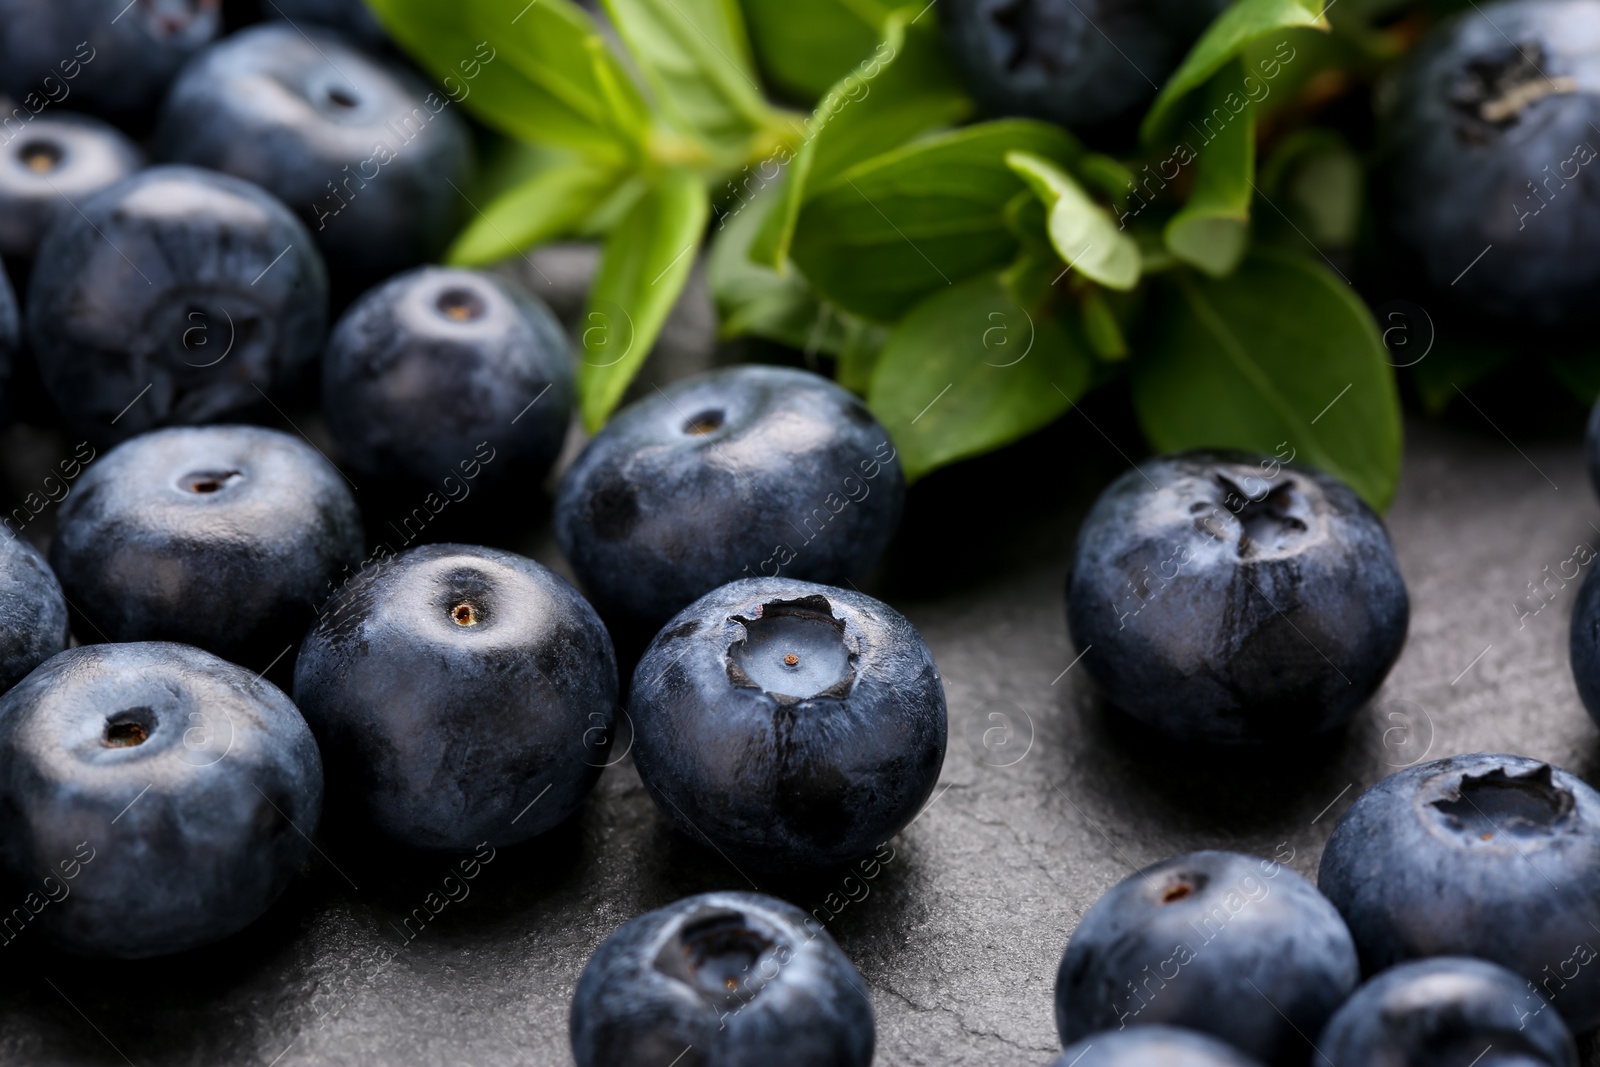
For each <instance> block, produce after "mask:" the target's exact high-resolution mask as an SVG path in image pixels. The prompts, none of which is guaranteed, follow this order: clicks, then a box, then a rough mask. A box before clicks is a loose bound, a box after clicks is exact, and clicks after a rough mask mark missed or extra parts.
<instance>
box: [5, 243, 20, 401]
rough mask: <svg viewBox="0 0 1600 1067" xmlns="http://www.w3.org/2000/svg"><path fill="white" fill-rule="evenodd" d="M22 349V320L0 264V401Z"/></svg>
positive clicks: (15, 299)
mask: <svg viewBox="0 0 1600 1067" xmlns="http://www.w3.org/2000/svg"><path fill="white" fill-rule="evenodd" d="M21 348H22V320H21V316H20V315H19V314H18V313H17V294H16V293H15V292H13V291H12V289H11V278H10V276H9V275H8V274H7V273H6V268H5V264H4V263H0V400H4V399H5V395H6V386H7V385H8V384H9V383H10V381H11V367H12V365H13V364H14V363H16V361H17V356H18V354H19V352H20V351H21Z"/></svg>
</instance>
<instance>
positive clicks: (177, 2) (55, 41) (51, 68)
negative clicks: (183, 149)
mask: <svg viewBox="0 0 1600 1067" xmlns="http://www.w3.org/2000/svg"><path fill="white" fill-rule="evenodd" d="M221 28H222V0H160V2H159V3H137V4H130V5H128V6H127V7H126V8H124V7H123V6H122V5H120V4H117V5H113V4H112V3H108V2H107V0H0V90H3V91H4V92H6V93H9V94H10V95H11V96H13V97H14V98H16V100H17V103H18V104H19V105H21V106H19V107H17V109H16V111H15V112H13V114H14V115H16V114H19V113H20V115H21V116H25V115H27V114H28V113H29V112H33V113H37V112H38V111H39V110H41V109H42V108H44V107H46V106H48V105H49V104H51V103H52V102H53V103H57V104H66V106H68V107H72V108H77V109H79V110H83V111H93V112H95V113H96V114H100V115H104V116H106V117H107V118H117V119H133V120H137V119H141V118H143V117H145V114H146V113H147V112H148V111H149V110H150V109H152V108H154V107H155V105H156V104H157V103H159V102H160V100H161V95H162V93H164V92H165V91H166V88H167V83H168V82H170V81H171V80H172V77H173V75H174V74H176V73H177V72H178V68H179V67H180V66H181V65H182V64H183V61H184V60H185V59H187V58H188V57H189V56H190V55H192V54H194V53H195V52H197V51H199V50H200V49H201V48H202V47H204V46H205V44H206V43H207V42H208V41H210V40H211V39H212V38H213V37H215V36H216V35H217V33H218V32H219V31H220V30H221ZM69 100H70V101H71V103H69V104H68V103H66V102H67V101H69ZM8 128H9V127H8Z"/></svg>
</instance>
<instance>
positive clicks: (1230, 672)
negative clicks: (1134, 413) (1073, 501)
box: [1067, 452, 1409, 743]
mask: <svg viewBox="0 0 1600 1067" xmlns="http://www.w3.org/2000/svg"><path fill="white" fill-rule="evenodd" d="M1408 618H1409V605H1408V601H1407V598H1406V588H1405V583H1404V581H1403V580H1402V579H1401V577H1400V568H1399V564H1398V563H1397V562H1396V560H1395V555H1394V549H1393V547H1392V546H1391V545H1390V543H1389V535H1388V533H1387V532H1386V531H1385V530H1384V528H1383V522H1382V520H1380V519H1379V518H1378V516H1377V515H1375V514H1373V512H1372V510H1371V509H1370V508H1368V507H1367V506H1366V504H1364V503H1362V502H1361V500H1360V498H1358V497H1357V496H1356V495H1355V493H1353V492H1351V491H1350V489H1349V488H1347V487H1346V486H1345V485H1344V484H1343V483H1341V482H1339V481H1337V480H1336V479H1334V478H1331V477H1329V476H1328V475H1326V474H1322V473H1320V472H1318V471H1313V470H1309V469H1305V468H1301V467H1289V466H1281V465H1279V464H1278V463H1277V462H1276V461H1274V460H1260V461H1259V462H1258V458H1257V457H1255V456H1250V455H1246V454H1243V453H1235V452H1225V453H1217V452H1188V453H1184V454H1182V455H1175V456H1165V457H1162V458H1159V459H1155V460H1151V461H1149V462H1147V463H1145V464H1143V465H1142V466H1141V467H1139V468H1136V469H1134V470H1132V471H1129V472H1128V473H1126V474H1124V475H1123V476H1122V477H1120V478H1118V479H1117V480H1116V481H1115V482H1113V483H1112V484H1111V485H1110V486H1109V487H1108V488H1107V489H1106V490H1105V492H1103V493H1101V494H1100V499H1099V500H1097V501H1096V502H1095V505H1094V507H1093V509H1092V510H1091V511H1090V512H1089V515H1088V517H1087V518H1086V519H1084V522H1083V527H1082V528H1081V529H1080V530H1079V531H1078V544H1077V550H1076V553H1075V555H1074V557H1073V563H1072V572H1071V574H1070V575H1069V576H1068V578H1067V621H1068V625H1069V628H1070V629H1071V632H1072V639H1073V642H1074V643H1075V644H1076V645H1077V647H1078V650H1079V651H1080V652H1081V653H1082V655H1083V660H1084V664H1085V666H1087V667H1088V668H1089V671H1090V673H1091V674H1092V675H1093V676H1094V678H1095V680H1096V681H1098V682H1099V684H1100V686H1101V687H1102V688H1103V689H1104V691H1105V693H1106V696H1107V697H1108V698H1109V699H1110V701H1111V702H1112V703H1113V704H1115V705H1117V706H1118V707H1120V708H1122V709H1123V710H1124V711H1126V712H1128V713H1129V714H1131V715H1133V716H1134V717H1135V718H1137V719H1140V720H1142V721H1144V722H1146V723H1148V724H1149V725H1151V726H1153V727H1155V728H1156V729H1157V730H1160V731H1161V732H1163V733H1165V734H1168V735H1169V736H1171V737H1174V738H1178V739H1181V740H1186V741H1192V740H1203V741H1211V742H1218V743H1241V742H1254V741H1265V740H1274V739H1279V738H1285V737H1297V736H1305V735H1307V734H1311V733H1315V732H1318V731H1323V730H1329V729H1332V728H1333V727H1336V726H1338V725H1340V724H1341V723H1343V722H1344V721H1345V720H1346V719H1348V718H1349V717H1350V715H1351V714H1352V713H1353V712H1354V711H1355V709H1356V708H1358V707H1360V706H1361V704H1362V703H1364V702H1365V701H1366V700H1367V698H1368V697H1370V696H1371V695H1372V693H1373V692H1374V691H1375V690H1376V689H1377V688H1378V686H1379V685H1380V684H1381V683H1382V682H1383V679H1384V676H1385V675H1386V674H1388V673H1389V668H1390V666H1392V665H1393V663H1394V661H1395V659H1396V657H1398V656H1399V654H1400V647H1401V645H1402V644H1403V643H1404V642H1405V634H1406V624H1407V620H1408Z"/></svg>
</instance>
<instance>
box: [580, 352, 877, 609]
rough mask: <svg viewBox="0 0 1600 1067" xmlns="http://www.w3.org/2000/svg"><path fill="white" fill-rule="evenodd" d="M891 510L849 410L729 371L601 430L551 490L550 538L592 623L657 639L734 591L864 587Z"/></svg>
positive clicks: (799, 380) (752, 372) (826, 386)
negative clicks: (613, 620) (655, 634)
mask: <svg viewBox="0 0 1600 1067" xmlns="http://www.w3.org/2000/svg"><path fill="white" fill-rule="evenodd" d="M904 503H905V476H904V475H903V474H902V473H901V471H900V461H899V458H898V456H897V454H896V452H895V449H894V446H893V444H891V443H890V441H889V434H888V432H887V431H886V430H885V429H884V428H883V426H882V425H880V424H879V423H878V421H877V420H876V419H874V418H873V417H872V414H871V413H870V412H869V411H867V409H866V407H865V406H864V405H863V404H862V403H861V402H860V401H859V400H857V399H856V398H855V397H853V396H851V395H850V394H849V393H847V392H845V391H844V390H843V389H840V388H839V387H838V386H836V385H834V384H833V383H832V382H829V381H827V380H826V379H824V378H821V377H819V376H817V375H815V374H810V373H808V372H806V371H798V370H786V369H780V368H776V367H759V366H741V367H730V368H727V369H725V370H718V371H713V372H711V373H710V374H705V375H701V376H699V377H697V378H693V379H690V380H688V381H684V382H679V383H678V384H676V385H674V386H672V387H671V388H668V389H665V390H662V391H660V392H658V393H657V394H656V395H654V396H650V397H646V398H645V399H643V400H640V401H638V402H637V403H635V404H633V405H632V406H630V407H629V408H627V409H626V410H624V411H622V412H621V413H620V414H618V415H617V416H616V417H615V418H614V419H612V420H611V424H610V425H609V426H607V427H606V428H605V429H604V430H602V431H601V432H600V433H599V434H597V435H596V436H595V438H594V440H592V441H591V442H589V446H588V447H587V448H586V449H584V451H583V453H582V455H580V456H579V457H578V459H577V461H576V462H575V463H573V465H572V467H571V468H569V469H568V471H567V473H566V476H565V477H564V478H563V479H562V482H561V487H560V489H559V491H558V493H557V497H556V516H555V524H556V537H557V538H558V539H559V541H560V542H561V549H562V551H563V552H564V553H566V556H567V559H568V560H570V561H571V563H572V566H573V569H574V570H576V571H577V572H578V577H579V578H580V579H581V580H582V582H583V585H584V588H585V589H586V590H588V592H589V594H590V596H591V597H592V598H593V599H594V600H595V603H596V606H597V607H599V608H600V610H601V613H602V614H607V615H615V616H624V617H632V618H635V619H639V620H642V621H644V622H647V623H650V624H653V625H656V626H659V625H660V624H661V623H662V622H664V621H666V620H667V619H668V618H670V617H671V616H672V615H673V614H674V613H675V612H677V611H678V610H679V609H680V608H682V607H684V606H685V605H687V604H689V603H690V602H691V601H693V600H694V599H695V598H696V597H699V596H702V595H703V594H705V593H708V592H710V591H711V590H713V589H715V588H717V587H718V586H720V585H723V584H725V583H727V582H731V581H733V580H734V579H736V578H760V577H770V578H776V577H778V576H779V575H782V576H783V577H785V578H795V579H801V580H804V581H815V582H829V583H833V582H843V581H845V580H847V579H850V578H853V577H857V576H859V575H861V574H863V573H864V572H866V571H868V570H870V569H872V567H873V566H874V565H875V564H876V563H877V562H878V560H879V558H880V557H881V556H882V555H883V552H884V550H885V549H886V548H887V547H888V545H889V540H890V539H891V538H892V537H893V536H894V532H895V528H896V527H897V526H898V525H899V523H900V512H901V510H902V508H903V506H904Z"/></svg>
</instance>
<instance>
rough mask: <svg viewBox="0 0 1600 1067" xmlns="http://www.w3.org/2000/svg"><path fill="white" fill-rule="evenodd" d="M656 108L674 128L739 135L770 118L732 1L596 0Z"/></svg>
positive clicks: (735, 138)
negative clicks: (652, 94) (600, 2)
mask: <svg viewBox="0 0 1600 1067" xmlns="http://www.w3.org/2000/svg"><path fill="white" fill-rule="evenodd" d="M604 2H605V8H606V11H607V12H608V13H609V14H610V16H611V21H612V23H613V25H615V26H616V27H617V31H618V33H619V34H620V35H621V37H622V40H623V43H624V44H626V45H627V46H628V51H629V52H630V53H632V55H633V58H634V60H635V62H637V63H638V64H639V69H640V71H641V72H642V73H643V74H644V77H645V80H646V81H647V82H648V83H649V85H650V87H651V89H652V90H654V92H655V95H656V99H657V100H658V101H659V103H660V105H661V109H662V111H663V113H664V114H665V115H666V116H667V117H668V118H669V119H670V120H672V121H673V122H674V123H676V124H677V126H678V127H679V128H680V129H683V130H686V131H694V132H697V133H699V134H701V135H703V136H705V137H707V138H709V139H711V140H713V141H723V142H730V141H731V142H740V141H743V140H745V139H747V138H748V137H749V136H750V134H751V133H752V132H753V131H755V130H758V129H761V128H763V127H764V126H766V125H768V124H769V123H771V122H773V121H775V115H774V112H773V110H772V108H771V107H769V106H768V104H767V102H766V98H765V97H763V96H762V95H761V90H760V88H759V87H758V84H757V82H756V74H755V64H754V62H753V60H752V59H751V57H750V51H749V49H750V45H749V40H748V38H747V37H746V35H745V30H744V19H743V18H742V17H741V15H740V14H739V5H738V4H737V3H735V2H734V0H604Z"/></svg>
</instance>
